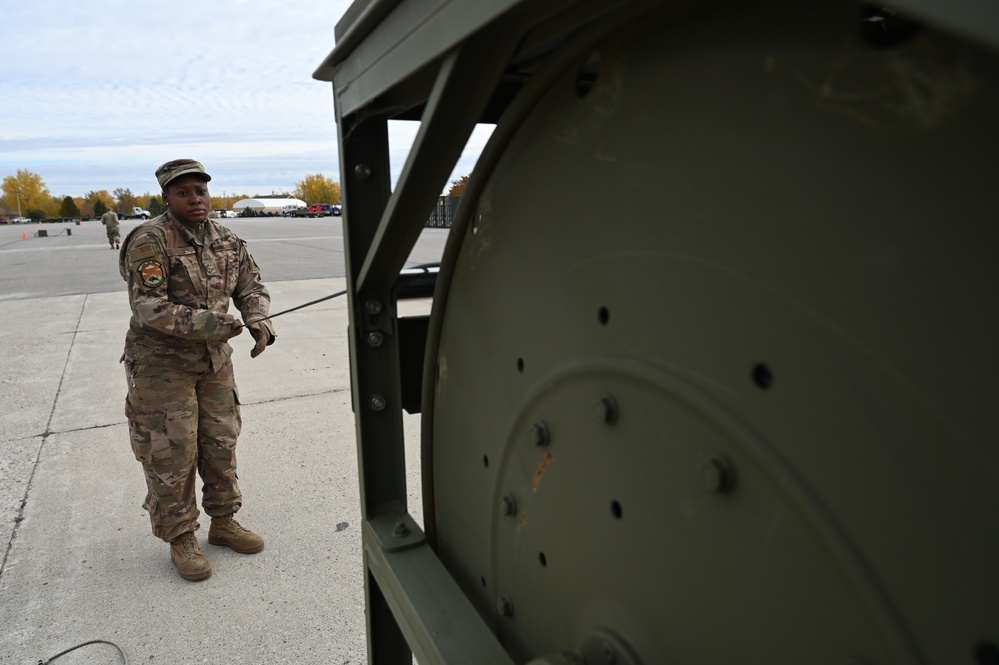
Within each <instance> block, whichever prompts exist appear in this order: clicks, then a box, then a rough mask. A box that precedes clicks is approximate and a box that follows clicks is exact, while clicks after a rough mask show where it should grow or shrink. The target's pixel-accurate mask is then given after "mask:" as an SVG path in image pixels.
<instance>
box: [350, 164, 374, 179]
mask: <svg viewBox="0 0 999 665" xmlns="http://www.w3.org/2000/svg"><path fill="white" fill-rule="evenodd" d="M354 175H356V176H357V177H358V178H360V179H361V180H367V179H368V178H370V177H371V166H369V165H368V164H358V165H357V166H355V167H354Z"/></svg>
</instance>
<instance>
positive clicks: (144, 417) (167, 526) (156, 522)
mask: <svg viewBox="0 0 999 665" xmlns="http://www.w3.org/2000/svg"><path fill="white" fill-rule="evenodd" d="M156 179H157V180H158V181H159V183H160V187H162V189H163V201H164V203H165V204H166V206H167V211H166V213H164V214H163V215H160V216H158V217H155V218H153V219H151V220H149V221H148V222H144V223H143V224H140V225H139V226H137V227H136V228H135V229H133V230H132V232H131V233H129V234H128V236H127V237H126V238H125V243H124V245H123V246H122V248H121V251H120V252H119V270H120V271H121V275H122V277H123V278H124V279H125V281H127V282H128V300H129V304H130V305H131V308H132V319H131V321H130V322H129V328H128V333H127V334H126V336H125V353H124V354H123V355H122V361H124V363H125V374H126V379H127V381H128V397H127V398H126V400H125V415H126V416H127V418H128V427H129V435H130V438H131V442H132V451H133V453H134V454H135V458H136V459H137V460H138V461H139V462H141V463H142V468H143V471H144V472H145V477H146V487H147V490H148V492H147V495H146V500H145V503H144V504H143V507H144V508H145V509H146V510H147V511H148V512H149V518H150V521H151V522H152V528H153V535H155V536H156V537H158V538H161V539H163V540H165V541H167V542H168V543H170V556H171V559H172V560H173V564H174V566H176V568H177V570H178V572H179V573H180V576H181V577H183V578H184V579H186V580H203V579H205V578H207V577H208V576H209V575H211V574H212V567H211V564H210V563H209V562H208V559H206V558H205V555H204V553H203V552H202V551H201V548H200V547H199V546H198V540H197V538H196V537H195V535H194V532H195V530H197V529H198V527H199V524H198V515H199V512H198V507H197V504H196V502H195V496H194V492H195V480H196V477H195V472H197V474H198V475H200V476H201V480H202V483H203V486H202V502H201V505H202V508H203V509H204V511H205V512H206V513H208V515H209V516H211V527H210V528H209V530H208V542H209V543H210V544H212V545H224V546H228V547H231V548H232V549H234V550H236V551H237V552H241V553H244V554H252V553H255V552H259V551H260V550H262V549H263V548H264V541H263V538H261V537H260V536H258V535H257V534H255V533H253V532H252V531H250V530H248V529H246V528H244V527H242V526H241V525H240V524H239V523H238V522H236V521H235V520H234V519H233V514H234V513H235V512H236V511H237V510H239V508H240V506H241V505H242V495H241V493H240V490H239V486H238V484H237V482H236V438H237V437H238V436H239V430H240V426H241V420H240V414H239V395H238V393H237V391H236V383H235V380H234V378H233V370H232V362H231V361H230V356H231V354H232V347H231V346H229V344H228V343H227V342H226V340H228V339H229V338H231V337H235V336H236V335H238V334H240V333H241V332H242V331H243V327H247V328H249V329H250V334H251V335H253V339H254V340H255V342H256V343H255V345H254V347H253V349H252V351H250V356H251V357H253V358H256V357H257V356H258V355H259V354H260V353H262V352H263V351H264V349H265V348H266V347H267V346H268V345H269V344H271V343H273V342H274V337H275V335H274V329H273V327H272V326H271V322H270V321H263V322H259V323H254V320H255V319H259V318H262V317H265V316H267V311H268V308H269V307H270V296H269V294H268V292H267V289H266V288H265V287H264V285H263V284H262V283H261V281H260V270H259V269H258V268H257V264H256V263H254V261H253V257H251V256H250V253H249V252H248V251H247V249H246V245H245V243H244V242H243V241H242V240H240V239H239V238H237V237H236V235H234V234H233V233H232V231H230V230H229V229H227V228H225V227H224V226H221V225H219V224H218V223H216V222H215V221H214V220H210V219H208V211H209V204H210V203H209V201H210V200H209V196H208V185H207V183H208V181H209V180H211V176H209V175H208V174H207V173H205V169H204V167H203V166H202V165H201V164H200V163H198V162H196V161H194V160H191V159H178V160H174V161H172V162H167V163H166V164H164V165H162V166H161V167H159V168H158V169H156ZM230 298H231V299H232V301H233V303H234V304H235V305H236V308H237V309H238V310H239V312H240V314H241V315H242V317H243V321H248V322H249V324H248V325H246V326H244V325H243V324H242V323H241V322H240V320H239V318H237V317H236V316H234V315H232V314H229V313H227V312H228V309H229V300H230Z"/></svg>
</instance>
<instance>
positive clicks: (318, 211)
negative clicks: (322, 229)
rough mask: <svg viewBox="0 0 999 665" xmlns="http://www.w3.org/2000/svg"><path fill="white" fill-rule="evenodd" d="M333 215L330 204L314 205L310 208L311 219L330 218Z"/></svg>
mask: <svg viewBox="0 0 999 665" xmlns="http://www.w3.org/2000/svg"><path fill="white" fill-rule="evenodd" d="M332 215H333V211H332V208H331V207H330V204H329V203H313V204H312V205H310V206H309V217H330V216H332Z"/></svg>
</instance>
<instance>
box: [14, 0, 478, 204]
mask: <svg viewBox="0 0 999 665" xmlns="http://www.w3.org/2000/svg"><path fill="white" fill-rule="evenodd" d="M349 4H350V2H349V1H348V0H335V1H333V2H295V1H292V2H287V1H284V0H253V1H252V2H251V1H249V0H216V1H215V2H211V3H203V2H200V1H199V2H193V1H190V0H179V1H177V2H173V3H170V4H168V5H162V4H154V3H138V2H133V1H132V0H90V1H89V2H87V3H68V2H65V0H62V1H57V0H36V1H34V2H30V3H12V4H11V6H10V7H5V10H4V11H5V15H4V22H3V24H2V25H0V44H4V52H5V55H4V57H3V58H2V59H0V99H4V100H6V103H5V104H3V105H2V106H0V177H2V176H4V175H9V174H13V173H14V172H15V171H16V170H17V169H23V168H26V169H28V170H30V171H32V172H35V173H38V174H39V175H41V176H42V178H43V180H44V181H45V183H46V185H47V186H48V188H49V191H50V192H51V193H52V194H54V195H58V196H64V195H66V194H69V195H73V196H80V195H82V194H84V193H85V192H87V191H91V190H99V189H107V190H109V191H112V190H114V189H115V188H117V187H127V188H129V189H131V190H132V191H134V192H145V191H153V190H155V188H156V182H155V179H154V178H153V177H152V173H153V171H154V170H155V169H156V167H157V166H158V165H159V164H161V163H163V162H165V161H168V160H170V159H175V158H178V157H193V158H195V159H198V160H200V161H202V162H203V163H204V164H205V167H206V168H207V169H208V170H209V171H210V172H211V173H212V174H213V181H212V185H213V191H214V190H218V189H220V187H225V188H226V189H227V190H228V191H230V192H236V193H246V194H254V193H266V192H270V191H272V190H273V191H282V190H288V189H291V188H293V187H294V185H295V184H296V183H297V182H298V181H299V180H301V179H302V178H303V177H305V176H306V175H309V174H312V173H323V174H325V175H327V176H329V177H332V178H334V179H336V180H341V177H340V166H339V157H338V150H337V142H336V141H337V133H336V125H335V123H334V109H333V95H332V91H331V89H330V85H329V84H328V83H324V82H320V81H316V80H314V79H312V72H313V71H315V69H316V67H317V66H318V65H319V63H321V62H322V60H323V59H324V58H325V57H326V55H327V54H328V53H329V51H330V50H331V49H332V48H333V27H334V25H335V24H336V22H337V21H338V20H340V17H341V16H342V15H343V12H344V11H345V10H346V9H347V7H348V6H349ZM415 133H416V123H403V122H399V123H390V147H391V160H392V180H393V182H395V180H396V178H398V175H399V173H400V172H401V170H402V166H403V164H404V161H405V156H406V154H407V153H408V150H409V147H410V146H411V145H412V142H413V138H414V137H415ZM488 134H489V130H488V129H482V130H478V131H477V132H476V133H475V135H474V136H473V139H472V140H471V141H470V142H469V147H468V148H466V154H465V155H464V156H463V159H462V162H461V163H459V165H458V167H457V168H456V169H455V173H456V175H455V176H454V177H459V176H460V175H464V174H466V173H468V172H470V171H471V166H472V164H473V163H474V159H475V157H476V156H477V155H478V151H479V150H481V147H482V145H484V143H485V139H486V138H487V137H488ZM216 173H217V174H218V175H216Z"/></svg>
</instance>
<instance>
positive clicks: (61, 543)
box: [0, 278, 429, 665]
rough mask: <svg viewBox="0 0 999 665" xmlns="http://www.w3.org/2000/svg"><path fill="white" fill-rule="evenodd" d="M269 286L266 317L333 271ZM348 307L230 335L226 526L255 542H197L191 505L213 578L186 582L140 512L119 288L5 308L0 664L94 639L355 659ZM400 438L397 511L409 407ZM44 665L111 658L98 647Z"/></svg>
mask: <svg viewBox="0 0 999 665" xmlns="http://www.w3.org/2000/svg"><path fill="white" fill-rule="evenodd" d="M268 288H269V289H270V290H271V294H272V299H273V303H272V310H274V311H278V310H281V309H285V308H287V307H292V306H295V305H297V304H301V303H304V302H307V301H309V300H313V299H316V298H319V297H322V296H324V295H328V294H330V293H333V292H334V291H338V290H341V289H343V288H345V283H344V280H343V279H337V278H333V279H316V280H300V281H288V282H273V283H269V284H268ZM346 304H347V303H346V300H345V299H343V298H338V299H334V300H331V301H327V302H324V303H321V304H319V305H315V306H313V307H310V308H307V309H305V310H301V311H299V312H294V313H292V314H289V315H287V316H283V317H281V318H279V319H277V320H276V321H275V326H276V328H277V333H278V339H277V342H276V343H275V344H274V345H273V346H271V347H269V348H268V349H267V352H266V353H264V354H262V355H261V356H260V357H258V358H256V359H252V360H251V359H250V357H249V350H250V348H251V346H252V342H253V340H252V338H251V337H250V336H249V335H241V336H239V337H237V338H235V339H233V340H232V344H233V347H234V348H235V353H234V355H233V359H234V362H235V369H236V380H237V383H238V385H239V393H240V399H241V402H242V403H243V408H242V416H243V432H242V435H241V437H240V443H239V448H238V454H239V477H240V485H241V488H242V490H243V494H244V505H243V508H242V510H241V511H240V512H239V519H240V521H241V522H242V523H243V524H245V525H246V526H248V527H250V528H252V529H253V530H255V531H257V532H258V533H260V534H261V535H263V536H264V538H265V539H266V541H267V545H266V547H265V549H264V550H263V551H262V552H261V553H259V554H256V555H241V554H237V553H235V552H233V551H232V550H229V549H228V548H219V547H214V546H211V545H208V544H207V534H208V523H207V520H206V519H205V518H204V516H203V517H202V528H201V530H200V531H198V537H199V541H200V542H201V544H202V548H203V549H204V551H205V553H206V554H207V556H208V557H209V560H210V561H211V562H212V566H213V568H214V573H213V575H212V577H210V578H209V579H208V580H205V581H203V582H187V581H184V580H182V579H181V578H180V577H179V576H178V575H177V573H176V571H175V570H174V568H173V566H172V564H171V563H170V558H169V552H168V546H167V545H166V544H165V543H163V542H162V541H159V540H157V539H155V538H153V537H152V535H151V534H150V528H149V521H148V517H147V515H146V513H145V511H143V509H142V508H141V503H142V501H143V498H144V495H145V486H144V483H143V479H142V472H141V468H140V466H139V464H138V462H136V461H135V459H134V458H133V456H132V453H131V449H130V447H129V442H128V428H127V424H126V422H125V418H124V415H123V405H124V399H125V379H124V370H123V369H122V366H121V365H120V364H119V363H118V359H119V357H120V356H121V352H122V346H123V339H124V333H125V329H126V327H127V323H128V316H129V309H128V303H127V299H126V297H125V294H124V293H120V292H118V293H99V294H89V295H72V296H61V297H54V298H40V299H30V300H14V301H7V302H5V303H4V316H3V319H2V321H0V349H2V351H0V352H2V353H3V354H4V358H3V364H2V368H3V369H2V372H0V408H3V410H4V412H3V415H2V418H0V552H2V553H3V559H2V568H0V626H2V630H0V663H12V664H18V665H20V664H24V665H29V664H30V665H34V664H35V663H38V662H39V661H40V660H43V659H48V658H51V657H52V656H54V655H55V654H57V653H59V652H61V651H63V650H64V649H67V648H69V647H72V646H74V645H76V644H79V643H81V642H86V641H89V640H93V639H103V640H109V641H112V642H115V643H116V644H118V645H120V646H121V647H122V648H123V649H124V650H125V651H126V652H127V653H128V657H129V661H130V662H131V663H201V662H213V663H275V662H295V663H335V664H337V665H346V664H347V663H350V664H357V663H363V662H366V644H365V633H364V625H365V622H364V590H363V589H364V586H363V568H362V560H361V531H360V508H359V495H358V486H357V466H356V454H355V441H354V421H353V414H352V412H351V408H350V374H349V364H348V357H347V339H346V335H347V310H346ZM404 305H405V306H406V307H405V309H406V310H407V313H415V312H417V311H427V310H428V309H429V306H428V304H427V303H425V302H424V303H405V304H404ZM406 437H407V467H408V469H409V486H410V510H411V512H412V513H413V514H414V515H415V516H416V517H417V518H418V519H421V518H422V514H421V506H420V493H419V480H418V478H419V475H418V474H419V423H418V419H417V418H415V417H409V416H406ZM199 485H200V483H199ZM57 662H58V663H59V665H69V664H71V663H93V664H99V663H120V662H121V659H120V657H119V655H118V654H117V652H115V650H114V649H113V648H112V647H110V646H108V645H100V644H99V645H91V646H86V647H83V648H82V649H79V650H77V651H74V652H72V653H69V654H67V655H65V656H62V657H61V658H59V659H58V661H57Z"/></svg>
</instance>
